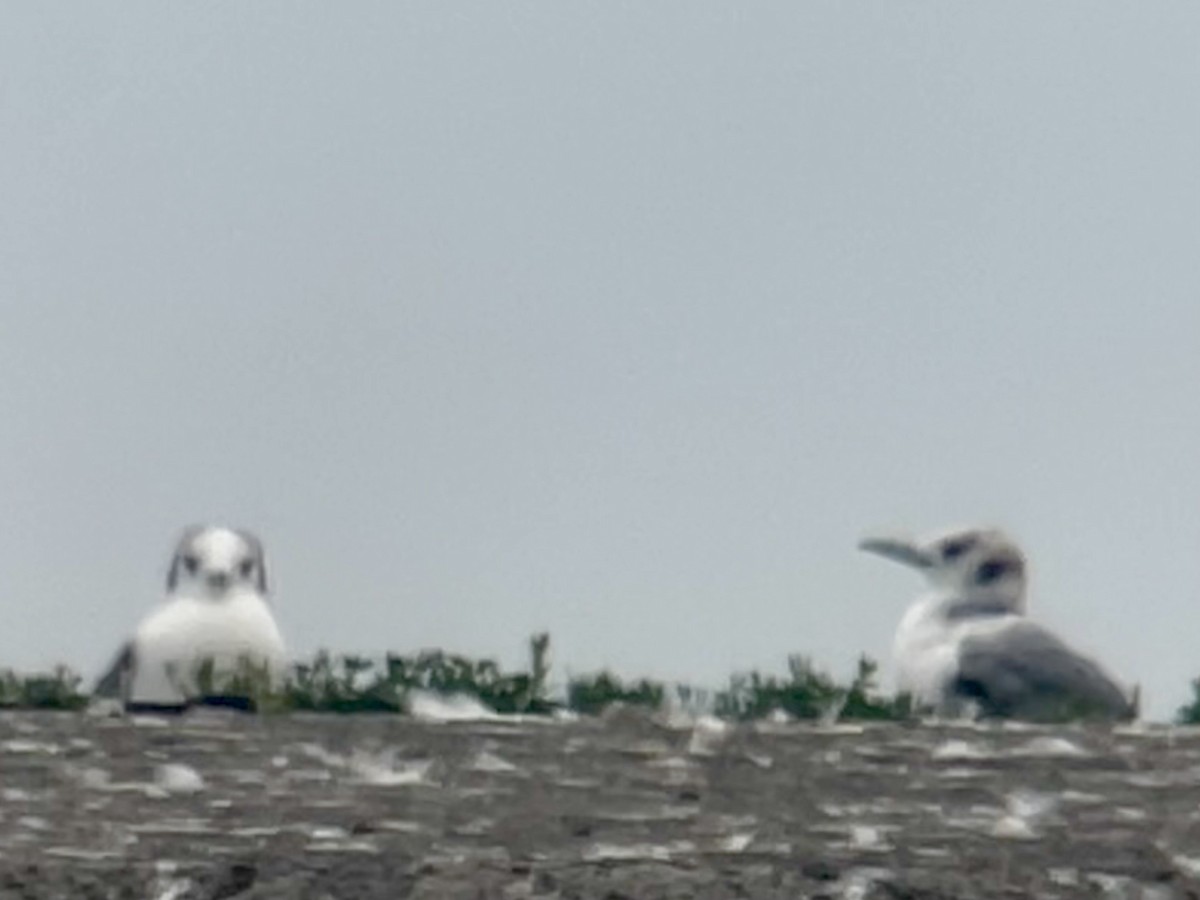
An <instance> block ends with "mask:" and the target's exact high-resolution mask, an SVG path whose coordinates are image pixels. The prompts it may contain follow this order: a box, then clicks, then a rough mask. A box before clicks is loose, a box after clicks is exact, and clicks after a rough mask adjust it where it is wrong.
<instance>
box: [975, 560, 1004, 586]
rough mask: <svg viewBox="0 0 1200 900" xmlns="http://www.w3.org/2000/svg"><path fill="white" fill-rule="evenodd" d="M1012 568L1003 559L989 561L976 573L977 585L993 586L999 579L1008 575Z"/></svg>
mask: <svg viewBox="0 0 1200 900" xmlns="http://www.w3.org/2000/svg"><path fill="white" fill-rule="evenodd" d="M1010 569H1011V566H1009V564H1008V563H1006V562H1005V561H1004V560H1002V559H989V560H987V561H986V562H984V563H983V564H982V565H981V566H980V567H979V569H978V571H976V572H975V583H976V584H991V583H992V582H993V581H995V580H996V579H997V578H1000V577H1002V576H1004V575H1007V574H1008V572H1009V571H1010Z"/></svg>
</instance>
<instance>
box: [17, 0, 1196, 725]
mask: <svg viewBox="0 0 1200 900" xmlns="http://www.w3.org/2000/svg"><path fill="white" fill-rule="evenodd" d="M3 19H4V27H3V28H2V29H0V418H2V420H3V428H0V498H2V500H3V506H4V509H5V511H6V515H4V516H3V517H0V595H2V597H3V602H4V604H5V610H6V613H7V617H8V619H7V624H6V626H5V627H4V628H3V629H0V663H4V664H9V665H16V666H20V667H30V666H34V665H39V664H43V663H48V662H53V661H67V662H70V663H72V664H74V665H76V666H78V667H80V668H81V669H83V670H85V671H87V672H89V673H91V672H94V671H95V670H96V669H98V668H99V667H100V666H101V665H103V664H104V663H105V662H107V660H108V657H109V655H110V654H111V653H112V651H113V649H114V648H115V646H116V644H117V642H118V641H119V640H120V639H121V638H122V637H123V636H124V635H125V634H126V632H127V631H128V630H129V629H130V628H131V627H132V626H133V624H134V623H135V622H136V620H137V618H138V617H139V616H140V615H141V614H142V613H143V612H144V611H145V610H146V609H147V608H148V607H149V606H150V605H151V604H153V603H154V602H155V601H156V599H157V598H158V597H159V596H160V593H161V587H162V579H163V575H164V571H165V567H166V562H167V555H168V553H169V551H170V548H171V545H172V543H173V541H174V539H175V536H176V534H177V532H178V531H179V529H180V528H182V526H183V525H185V524H186V523H188V522H191V521H194V520H215V521H222V522H226V521H227V522H230V523H233V524H241V525H246V526H249V527H251V528H253V529H255V530H256V531H258V532H259V533H260V534H261V535H262V537H263V538H264V540H265V541H266V544H267V549H268V553H269V554H270V557H271V560H272V561H273V568H274V573H275V576H276V577H275V582H276V587H277V599H278V604H279V610H280V615H281V619H282V622H283V625H284V628H285V630H286V632H287V634H288V636H289V637H290V639H291V640H292V642H293V644H294V647H295V649H296V650H297V651H298V652H308V651H311V650H312V649H314V648H316V647H318V646H322V645H325V646H329V647H332V648H334V649H337V650H351V649H362V650H368V651H379V650H384V649H389V648H390V649H395V650H400V651H410V650H415V649H417V648H420V647H424V646H444V647H447V648H451V649H456V650H461V651H465V652H470V653H476V654H483V653H487V654H495V655H498V656H499V657H501V658H502V659H503V660H505V661H506V662H510V663H515V662H518V661H520V660H521V659H522V658H523V653H524V639H525V637H526V636H527V635H528V634H529V633H530V632H532V631H534V630H535V629H540V628H547V629H549V630H550V631H551V632H552V633H553V636H554V639H555V642H556V663H557V665H558V667H559V669H558V671H559V673H560V675H561V674H562V673H563V672H564V670H565V669H566V668H568V667H569V668H570V669H573V670H575V671H582V670H586V669H591V668H595V667H599V666H604V665H611V666H613V667H615V668H616V669H617V670H618V671H620V672H622V673H624V674H627V675H639V674H649V675H656V676H660V677H672V678H682V679H686V680H689V681H692V682H699V683H710V684H717V683H720V682H721V681H722V680H723V679H724V677H725V676H726V675H727V674H728V673H729V672H730V671H731V670H732V669H733V668H735V667H737V666H751V665H756V666H760V667H764V668H769V669H775V670H779V671H782V670H783V668H784V661H785V658H786V655H787V654H788V653H789V652H794V651H802V652H808V653H811V654H812V655H813V656H814V657H815V658H816V660H817V661H818V662H820V663H822V664H824V665H826V666H828V667H829V668H830V669H832V670H833V671H835V672H837V673H838V674H845V673H848V672H849V671H850V670H851V668H852V665H853V661H854V659H855V656H856V655H857V653H858V652H859V651H866V652H869V653H871V654H873V655H875V656H877V657H880V658H881V659H885V660H886V658H887V655H888V652H889V646H890V640H891V634H892V631H893V629H894V627H895V625H896V623H897V621H898V619H899V616H900V614H901V612H902V609H903V606H904V603H905V602H906V601H907V600H908V599H909V597H910V596H911V595H912V594H914V593H915V591H916V588H917V580H916V578H915V577H914V576H913V575H912V574H911V573H906V572H905V571H903V570H901V569H899V568H898V567H893V566H888V565H887V564H885V563H883V562H880V561H879V560H876V559H873V558H870V557H867V556H865V555H862V554H859V553H857V552H856V551H855V549H854V545H855V541H856V540H857V539H858V537H859V536H860V534H861V533H862V532H863V531H865V530H869V529H872V528H876V527H880V526H910V527H912V528H914V529H917V530H926V529H930V528H937V527H940V526H943V525H947V524H952V523H959V522H968V523H971V522H982V523H997V524H1000V525H1002V526H1005V527H1008V528H1010V529H1011V530H1012V531H1013V532H1014V533H1015V534H1016V535H1018V536H1019V537H1020V538H1021V539H1022V541H1023V543H1024V545H1025V547H1026V549H1027V551H1028V553H1029V555H1030V557H1031V559H1032V564H1033V567H1034V577H1035V583H1034V591H1033V595H1032V606H1033V610H1034V612H1035V614H1036V615H1037V617H1038V618H1039V619H1041V620H1042V621H1045V622H1047V623H1049V624H1050V625H1052V626H1054V627H1058V628H1061V629H1062V630H1064V631H1065V632H1067V633H1068V635H1069V636H1070V638H1071V639H1072V640H1074V641H1075V642H1076V643H1077V644H1078V645H1080V646H1081V647H1084V648H1086V649H1088V650H1090V651H1093V652H1095V653H1096V654H1097V655H1098V656H1100V657H1101V658H1102V659H1104V660H1105V661H1106V662H1107V663H1109V665H1110V666H1111V667H1112V668H1113V669H1114V670H1115V671H1116V672H1117V673H1118V674H1119V675H1120V676H1122V677H1123V678H1125V679H1127V680H1130V681H1134V680H1136V681H1139V682H1141V683H1142V685H1143V690H1144V693H1145V696H1146V699H1147V701H1148V707H1149V710H1150V712H1151V713H1153V714H1155V715H1159V716H1163V715H1167V714H1169V713H1170V712H1171V711H1172V710H1173V709H1174V707H1175V706H1176V705H1178V704H1179V703H1180V702H1182V701H1183V700H1184V699H1185V697H1186V694H1187V688H1188V681H1189V679H1190V678H1191V677H1193V676H1195V675H1200V650H1198V649H1197V641H1196V639H1195V632H1196V613H1197V610H1198V609H1200V411H1198V406H1197V389H1198V386H1200V166H1198V164H1197V160H1200V115H1198V114H1197V111H1198V110H1200V54H1198V53H1197V52H1196V48H1197V46H1200V7H1197V6H1195V5H1194V4H1189V3H1183V2H1179V3H1156V4H1129V3H1122V4H1116V3H1105V4H1096V3H1090V2H1089V3H1082V2H1080V3H1058V4H1042V3H1006V4H988V5H984V4H960V3H949V2H945V3H923V4H894V3H883V2H875V3H857V4H850V3H810V4H803V5H801V4H794V3H760V4H744V3H722V4H715V3H700V2H696V0H687V2H677V3H654V4H647V3H640V2H638V3H634V2H628V3H625V2H621V3H618V2H611V0H606V2H597V3H590V4H564V3H552V2H544V3H504V4H498V3H493V2H478V3H451V2H437V3H425V4H415V3H411V4H397V3H391V2H386V3H382V2H381V3H355V4H342V3H325V4H314V3H296V2H288V3H282V2H278V3H266V2H258V3H253V4H248V3H214V4H181V3H177V4H162V3H150V2H140V3H135V2H128V3H121V4H86V3H60V4H46V3H15V2H11V3H5V4H4V6H3Z"/></svg>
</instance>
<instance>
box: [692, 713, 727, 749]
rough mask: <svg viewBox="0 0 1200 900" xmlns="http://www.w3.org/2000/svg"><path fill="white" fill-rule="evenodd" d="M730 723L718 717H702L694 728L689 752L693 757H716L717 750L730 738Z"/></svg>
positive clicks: (697, 720)
mask: <svg viewBox="0 0 1200 900" xmlns="http://www.w3.org/2000/svg"><path fill="white" fill-rule="evenodd" d="M729 730H730V728H729V723H728V722H722V721H721V720H720V719H718V718H716V716H700V717H699V718H698V719H696V723H695V725H693V726H692V737H691V740H689V741H688V750H687V752H688V753H690V754H691V755H692V756H715V755H716V753H717V749H718V748H719V747H720V746H721V744H723V743H724V742H725V739H726V738H727V737H728V736H729Z"/></svg>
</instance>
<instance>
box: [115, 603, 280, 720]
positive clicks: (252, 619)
mask: <svg viewBox="0 0 1200 900" xmlns="http://www.w3.org/2000/svg"><path fill="white" fill-rule="evenodd" d="M134 652H135V654H136V673H135V675H134V679H133V685H132V690H131V692H130V700H131V701H132V702H134V703H158V704H173V703H182V702H183V701H184V700H185V699H187V697H186V694H187V693H188V691H189V685H190V684H191V680H192V677H193V673H194V672H195V669H196V667H197V666H198V665H199V664H200V663H201V662H202V661H204V660H205V659H211V660H212V661H213V665H214V675H215V676H216V677H217V678H218V679H219V678H220V677H221V676H222V675H227V674H229V673H231V672H234V671H236V670H237V667H238V666H239V660H241V659H243V658H244V659H247V660H249V661H250V662H252V663H254V664H256V665H264V664H265V665H266V666H267V667H268V671H269V674H270V675H271V676H272V678H278V677H279V676H280V675H282V673H283V670H284V665H285V663H286V655H285V650H284V645H283V638H282V637H281V636H280V634H279V628H278V626H277V625H276V624H275V617H274V616H273V615H272V614H271V609H270V607H269V606H268V605H267V603H266V601H265V600H264V599H263V597H262V596H260V595H259V594H255V593H253V592H250V591H245V592H237V593H234V594H232V595H230V596H228V597H226V598H224V599H222V600H220V601H216V602H214V601H212V600H208V599H196V598H193V597H188V596H181V597H176V598H173V599H171V600H169V601H168V602H167V603H165V604H163V605H162V606H160V607H159V608H158V609H156V610H155V611H154V612H152V613H151V614H150V615H149V616H147V617H146V619H144V620H143V621H142V623H141V625H140V626H138V630H137V633H136V635H135V637H134Z"/></svg>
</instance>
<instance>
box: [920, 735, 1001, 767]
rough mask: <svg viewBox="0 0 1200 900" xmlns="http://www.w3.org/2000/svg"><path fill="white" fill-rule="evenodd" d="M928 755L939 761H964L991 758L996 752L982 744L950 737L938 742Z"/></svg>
mask: <svg viewBox="0 0 1200 900" xmlns="http://www.w3.org/2000/svg"><path fill="white" fill-rule="evenodd" d="M929 755H930V757H931V758H933V759H935V760H938V761H939V762H965V761H967V760H979V759H992V758H994V757H995V755H996V754H995V753H994V752H993V751H992V749H991V748H989V747H986V746H984V745H983V744H979V743H972V742H971V741H961V740H957V739H952V740H948V741H943V742H942V743H940V744H938V745H937V746H936V747H934V748H933V751H932V752H931V753H930V754H929Z"/></svg>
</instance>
